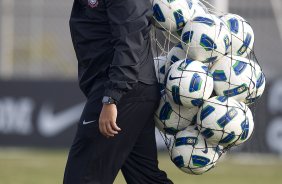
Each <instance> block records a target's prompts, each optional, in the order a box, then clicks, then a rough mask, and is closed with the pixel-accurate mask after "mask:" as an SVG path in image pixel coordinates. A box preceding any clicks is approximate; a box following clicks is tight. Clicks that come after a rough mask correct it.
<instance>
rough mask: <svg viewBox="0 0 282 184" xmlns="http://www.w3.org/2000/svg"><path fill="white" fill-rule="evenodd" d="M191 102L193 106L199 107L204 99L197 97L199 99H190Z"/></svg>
mask: <svg viewBox="0 0 282 184" xmlns="http://www.w3.org/2000/svg"><path fill="white" fill-rule="evenodd" d="M191 103H192V105H193V106H195V107H200V106H201V105H203V103H204V100H203V99H201V98H199V99H194V100H191Z"/></svg>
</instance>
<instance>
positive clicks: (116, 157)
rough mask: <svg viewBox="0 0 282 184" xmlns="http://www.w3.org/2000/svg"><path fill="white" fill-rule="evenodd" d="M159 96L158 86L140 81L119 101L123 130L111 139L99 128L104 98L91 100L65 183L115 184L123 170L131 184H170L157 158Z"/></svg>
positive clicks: (82, 120) (71, 153) (118, 119)
mask: <svg viewBox="0 0 282 184" xmlns="http://www.w3.org/2000/svg"><path fill="white" fill-rule="evenodd" d="M159 99H160V97H159V89H158V86H157V85H146V84H143V83H138V84H137V85H136V86H135V88H134V89H133V90H131V91H130V92H129V93H127V94H126V95H125V96H124V97H123V98H122V100H121V101H120V103H119V104H118V106H117V109H118V117H117V124H118V126H119V127H120V128H121V129H122V131H121V132H120V133H119V134H118V135H116V136H115V137H114V138H109V139H107V138H105V137H104V136H103V135H102V134H101V133H100V132H99V128H98V120H99V115H100V111H101V107H102V104H101V99H96V100H91V99H89V100H88V102H87V104H86V106H85V109H84V111H83V114H82V116H81V120H80V122H79V125H78V130H77V134H76V137H75V139H74V142H73V145H72V147H71V150H70V153H69V158H68V161H67V165H66V170H65V176H64V184H112V183H113V182H114V179H115V177H116V176H117V173H118V172H119V170H120V169H121V171H122V173H123V175H124V177H125V179H126V181H127V183H128V184H171V183H172V182H171V181H170V180H169V179H167V176H166V174H165V172H163V171H161V170H159V168H158V161H157V148H156V140H155V126H154V122H153V114H154V112H155V110H156V108H157V106H158V104H159ZM92 121H95V122H92ZM83 122H84V124H83Z"/></svg>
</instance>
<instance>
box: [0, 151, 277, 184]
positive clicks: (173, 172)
mask: <svg viewBox="0 0 282 184" xmlns="http://www.w3.org/2000/svg"><path fill="white" fill-rule="evenodd" d="M66 155H67V152H66V150H52V151H50V150H22V149H1V148H0V184H61V183H62V177H63V171H64V165H65V162H66ZM159 160H160V168H162V169H163V170H165V171H166V172H167V173H168V175H169V177H170V178H171V179H172V180H173V181H174V183H176V184H189V183H191V184H226V183H228V184H282V159H279V158H276V157H273V156H272V157H269V156H256V155H254V156H232V157H231V156H228V157H227V158H225V159H224V160H223V161H222V162H221V163H219V164H218V165H217V167H216V168H214V169H213V170H212V171H210V172H209V173H207V174H205V175H202V176H190V175H187V174H184V173H182V172H181V171H180V170H178V169H177V168H176V167H175V166H174V165H173V164H172V163H171V161H170V160H169V158H168V156H167V155H166V154H161V155H160V156H159ZM250 163H252V164H250ZM124 183H125V181H124V179H123V178H122V176H121V175H119V176H118V178H117V180H116V182H115V184H124Z"/></svg>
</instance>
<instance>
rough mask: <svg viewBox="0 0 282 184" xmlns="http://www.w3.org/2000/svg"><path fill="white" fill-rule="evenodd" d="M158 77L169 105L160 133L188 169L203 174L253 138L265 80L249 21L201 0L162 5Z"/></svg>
mask: <svg viewBox="0 0 282 184" xmlns="http://www.w3.org/2000/svg"><path fill="white" fill-rule="evenodd" d="M153 11H154V31H153V33H152V41H153V43H154V52H155V55H157V57H156V58H155V69H156V75H157V78H158V80H159V83H160V86H161V95H162V98H161V102H160V106H159V108H158V110H157V111H156V112H155V122H156V127H157V128H158V129H159V130H160V132H161V134H162V135H163V138H164V140H165V142H166V144H167V147H168V149H169V153H170V156H171V160H172V161H173V163H174V164H175V165H176V166H177V167H178V168H180V169H181V170H182V171H184V172H186V173H189V174H203V173H205V172H207V171H209V170H210V169H212V168H213V167H214V166H215V164H216V163H217V162H218V160H219V159H220V158H221V156H222V154H223V153H225V152H226V151H228V150H229V149H230V148H231V147H233V146H237V145H240V144H243V143H244V142H246V141H247V140H248V139H249V138H250V137H251V135H252V133H253V130H254V120H253V115H252V112H251V110H250V109H249V106H250V105H252V104H254V103H255V102H256V101H257V100H258V99H259V98H260V96H261V95H262V94H263V91H264V88H265V75H264V73H263V71H262V69H261V67H260V65H259V64H258V62H257V60H256V58H255V55H254V52H253V46H254V32H253V29H252V27H251V25H250V24H249V23H248V22H247V21H246V20H245V19H244V18H242V17H241V16H239V15H235V14H223V13H220V12H217V11H216V10H215V9H214V8H213V7H212V5H210V4H208V3H207V2H205V1H199V0H154V1H153Z"/></svg>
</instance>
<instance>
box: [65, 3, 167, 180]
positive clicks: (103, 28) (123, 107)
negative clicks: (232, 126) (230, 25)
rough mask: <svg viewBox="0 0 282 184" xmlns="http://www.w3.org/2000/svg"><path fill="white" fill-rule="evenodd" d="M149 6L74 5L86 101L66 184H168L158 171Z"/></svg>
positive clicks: (74, 36) (73, 29)
mask: <svg viewBox="0 0 282 184" xmlns="http://www.w3.org/2000/svg"><path fill="white" fill-rule="evenodd" d="M151 17H152V11H151V3H150V0H75V1H74V5H73V10H72V14H71V19H70V28H71V35H72V39H73V44H74V48H75V51H76V55H77V58H78V76H79V83H80V88H81V90H82V91H83V93H84V94H85V96H86V97H87V103H86V105H85V108H84V110H83V113H82V116H81V119H80V122H79V124H78V130H77V134H76V137H75V139H74V142H73V145H72V147H71V150H70V153H69V158H68V162H67V165H66V169H65V175H64V184H112V183H113V181H114V179H115V177H116V175H117V173H118V171H119V170H120V169H121V171H122V173H123V175H124V177H125V179H126V181H127V183H129V184H155V183H156V184H157V183H158V184H171V183H172V182H171V181H170V180H169V179H167V176H166V174H165V173H164V172H163V171H161V170H159V168H158V161H157V149H156V140H155V128H154V122H153V114H154V111H155V110H156V108H157V106H158V104H159V100H160V94H159V88H158V84H157V79H156V76H155V73H154V72H155V70H154V62H153V56H152V52H151V43H150V35H149V32H150V28H151V22H150V21H151Z"/></svg>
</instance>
